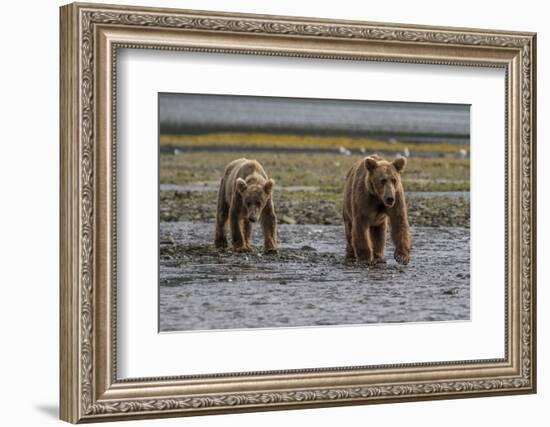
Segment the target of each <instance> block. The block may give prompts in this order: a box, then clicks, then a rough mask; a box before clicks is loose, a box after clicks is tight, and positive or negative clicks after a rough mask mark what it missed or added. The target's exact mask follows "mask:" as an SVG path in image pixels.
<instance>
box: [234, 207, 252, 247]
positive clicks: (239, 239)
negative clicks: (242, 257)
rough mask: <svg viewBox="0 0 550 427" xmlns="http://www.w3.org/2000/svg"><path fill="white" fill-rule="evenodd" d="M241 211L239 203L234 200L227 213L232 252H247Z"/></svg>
mask: <svg viewBox="0 0 550 427" xmlns="http://www.w3.org/2000/svg"><path fill="white" fill-rule="evenodd" d="M234 199H235V198H234ZM241 210H242V209H241V205H240V203H238V201H236V200H234V203H232V204H231V211H230V213H229V222H230V223H231V239H232V241H233V250H235V251H237V252H247V251H248V250H249V248H248V247H247V246H246V241H245V239H244V233H243V219H244V214H243V213H242V212H241Z"/></svg>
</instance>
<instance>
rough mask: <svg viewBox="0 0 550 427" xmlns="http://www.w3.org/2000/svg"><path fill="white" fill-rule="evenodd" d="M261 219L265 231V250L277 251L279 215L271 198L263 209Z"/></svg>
mask: <svg viewBox="0 0 550 427" xmlns="http://www.w3.org/2000/svg"><path fill="white" fill-rule="evenodd" d="M260 221H261V222H262V231H263V233H264V252H265V253H266V254H269V253H277V216H276V215H275V207H274V206H273V201H272V200H271V199H270V200H269V202H268V203H267V205H266V206H265V208H264V209H263V211H262V216H261V218H260Z"/></svg>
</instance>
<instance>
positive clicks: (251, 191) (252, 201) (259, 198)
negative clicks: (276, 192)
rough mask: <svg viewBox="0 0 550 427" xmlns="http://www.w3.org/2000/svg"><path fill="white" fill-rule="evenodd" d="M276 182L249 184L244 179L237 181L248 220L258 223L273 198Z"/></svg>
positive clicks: (270, 180)
mask: <svg viewBox="0 0 550 427" xmlns="http://www.w3.org/2000/svg"><path fill="white" fill-rule="evenodd" d="M274 185H275V181H274V180H272V179H268V180H267V181H266V182H265V183H263V184H261V183H247V182H246V181H245V180H244V179H242V178H238V179H237V191H238V192H239V194H240V195H241V198H242V201H243V206H244V209H245V211H246V218H247V219H248V220H249V221H250V222H256V221H257V220H258V219H259V218H260V215H261V213H262V210H263V209H264V207H265V205H266V204H267V202H269V199H270V197H271V193H272V191H273V186H274Z"/></svg>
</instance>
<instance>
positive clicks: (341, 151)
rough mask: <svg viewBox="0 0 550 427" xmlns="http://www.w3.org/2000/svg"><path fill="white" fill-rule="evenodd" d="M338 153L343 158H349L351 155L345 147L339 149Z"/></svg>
mask: <svg viewBox="0 0 550 427" xmlns="http://www.w3.org/2000/svg"><path fill="white" fill-rule="evenodd" d="M338 151H339V152H340V154H343V155H345V156H349V155H350V154H351V151H349V150H348V149H347V148H346V147H340V148H339V149H338Z"/></svg>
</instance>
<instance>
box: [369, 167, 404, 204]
mask: <svg viewBox="0 0 550 427" xmlns="http://www.w3.org/2000/svg"><path fill="white" fill-rule="evenodd" d="M364 164H365V167H366V168H367V171H368V173H367V177H366V182H365V185H366V186H367V189H368V190H369V191H370V192H371V193H373V194H375V195H377V196H378V198H379V199H380V200H381V201H382V203H383V204H384V206H386V207H388V208H391V207H393V205H394V204H395V193H396V191H397V190H398V189H400V188H401V173H402V172H403V171H404V170H405V166H406V165H407V159H406V158H405V157H398V158H397V159H395V160H394V161H393V162H391V163H390V162H388V161H386V160H383V159H382V158H380V157H378V156H370V157H367V158H366V159H365V161H364Z"/></svg>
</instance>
